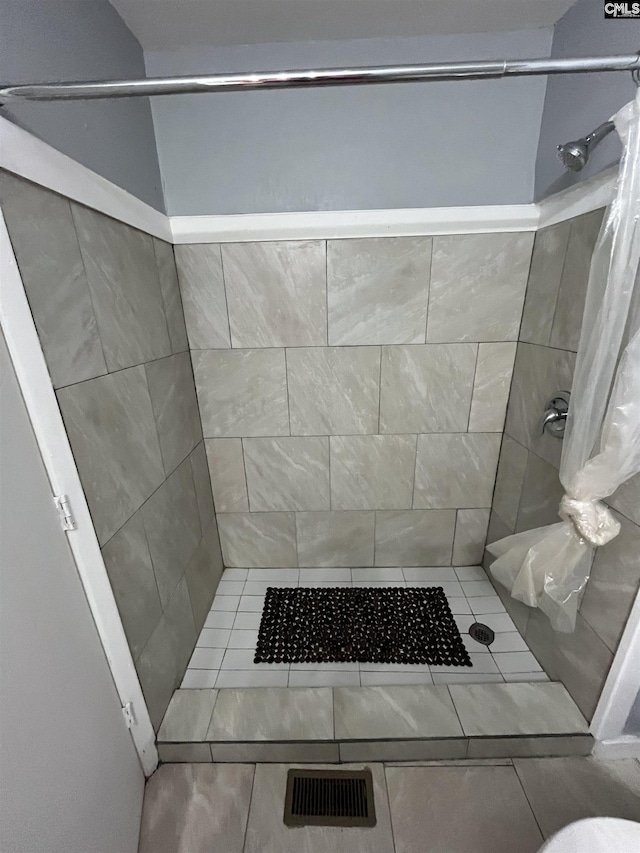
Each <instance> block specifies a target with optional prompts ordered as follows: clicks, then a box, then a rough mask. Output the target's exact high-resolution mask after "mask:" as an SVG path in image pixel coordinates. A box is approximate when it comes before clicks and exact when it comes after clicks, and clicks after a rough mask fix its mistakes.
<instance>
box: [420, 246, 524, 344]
mask: <svg viewBox="0 0 640 853" xmlns="http://www.w3.org/2000/svg"><path fill="white" fill-rule="evenodd" d="M532 245H533V234H529V233H515V234H463V235H453V236H448V237H435V238H434V241H433V261H432V264H431V289H430V294H429V316H428V318H427V342H430V343H436V342H445V341H515V340H516V339H517V337H518V329H519V327H520V318H521V314H522V303H523V301H524V294H525V289H526V285H527V276H528V273H529V261H530V258H531V248H532Z"/></svg>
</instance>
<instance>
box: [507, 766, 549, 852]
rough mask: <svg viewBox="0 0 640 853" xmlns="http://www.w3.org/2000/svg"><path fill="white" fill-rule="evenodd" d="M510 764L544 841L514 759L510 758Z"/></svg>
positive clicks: (544, 836) (544, 837)
mask: <svg viewBox="0 0 640 853" xmlns="http://www.w3.org/2000/svg"><path fill="white" fill-rule="evenodd" d="M512 766H513V769H514V772H515V774H516V779H517V780H518V782H519V783H520V787H521V788H522V793H523V794H524V798H525V800H526V801H527V805H528V806H529V809H530V811H531V814H532V815H533V819H534V820H535V822H536V826H537V827H538V830H539V831H540V836H541V838H542V840H543V841H545V840H546V837H547V836H546V835H545V834H544V832H543V831H542V827H541V826H540V823H539V821H538V816H537V815H536V813H535V811H534V808H533V806H532V805H531V800H530V799H529V796H528V794H527V791H526V789H525V787H524V783H523V781H522V779H521V778H520V774H519V773H518V766H517V765H516V763H515V761H513V760H512Z"/></svg>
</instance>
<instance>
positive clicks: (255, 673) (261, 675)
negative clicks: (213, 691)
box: [216, 669, 289, 687]
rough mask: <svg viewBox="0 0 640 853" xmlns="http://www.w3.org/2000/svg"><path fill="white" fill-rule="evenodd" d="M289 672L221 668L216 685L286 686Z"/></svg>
mask: <svg viewBox="0 0 640 853" xmlns="http://www.w3.org/2000/svg"><path fill="white" fill-rule="evenodd" d="M288 680H289V672H288V671H287V670H284V671H275V672H264V670H258V669H256V670H233V669H227V670H220V674H219V675H218V678H217V679H216V687H286V686H287V682H288Z"/></svg>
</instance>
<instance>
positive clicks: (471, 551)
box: [453, 509, 490, 566]
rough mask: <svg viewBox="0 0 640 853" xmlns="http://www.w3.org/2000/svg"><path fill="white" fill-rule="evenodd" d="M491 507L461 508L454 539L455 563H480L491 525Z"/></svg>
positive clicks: (456, 564) (466, 564) (460, 564)
mask: <svg viewBox="0 0 640 853" xmlns="http://www.w3.org/2000/svg"><path fill="white" fill-rule="evenodd" d="M489 514H490V510H489V509H459V510H458V513H457V520H456V535H455V538H454V540H453V565H454V566H468V565H469V564H470V563H480V562H481V561H482V555H483V554H484V544H485V540H486V538H487V528H488V526H489Z"/></svg>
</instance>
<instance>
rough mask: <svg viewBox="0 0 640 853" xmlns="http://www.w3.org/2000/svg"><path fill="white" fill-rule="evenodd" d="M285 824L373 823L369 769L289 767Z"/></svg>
mask: <svg viewBox="0 0 640 853" xmlns="http://www.w3.org/2000/svg"><path fill="white" fill-rule="evenodd" d="M284 822H285V824H286V825H287V826H375V823H376V810H375V805H374V801H373V780H372V778H371V771H370V770H354V771H349V770H289V774H288V777H287V795H286V798H285V805H284Z"/></svg>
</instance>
